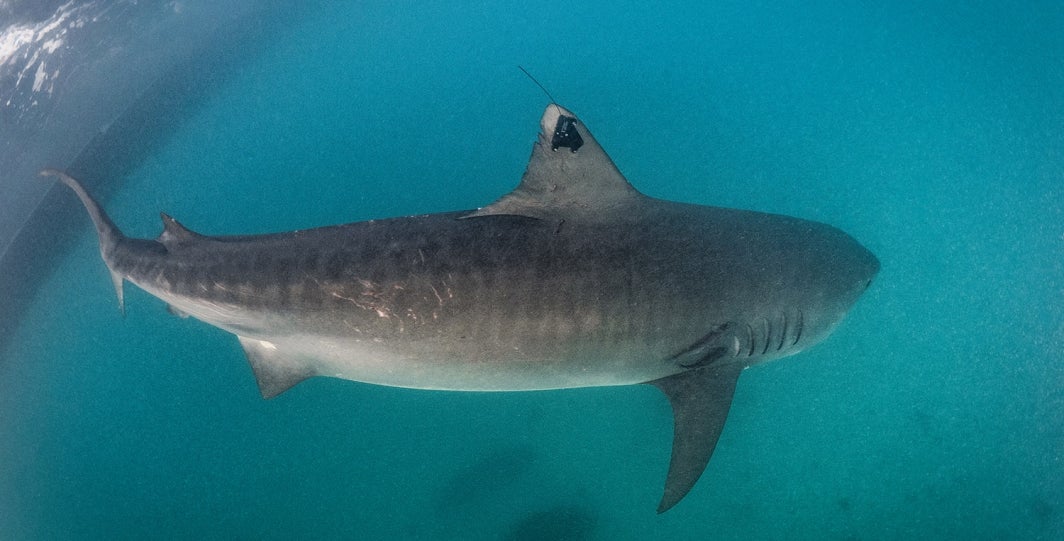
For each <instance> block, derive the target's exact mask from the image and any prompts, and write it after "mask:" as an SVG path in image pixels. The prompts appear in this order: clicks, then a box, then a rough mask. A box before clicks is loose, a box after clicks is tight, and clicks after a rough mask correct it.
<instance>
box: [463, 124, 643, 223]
mask: <svg viewBox="0 0 1064 541" xmlns="http://www.w3.org/2000/svg"><path fill="white" fill-rule="evenodd" d="M644 197H645V196H643V194H641V193H639V192H638V191H637V190H636V189H635V188H633V187H632V185H631V184H629V183H628V181H627V180H626V179H625V178H624V175H622V174H621V172H620V171H619V170H618V169H617V166H616V165H614V164H613V160H611V159H610V157H609V156H608V155H607V154H606V151H604V150H603V149H602V147H601V146H599V144H598V141H596V140H595V138H594V137H593V136H592V135H591V132H589V131H588V130H587V128H586V127H584V125H583V124H582V123H581V122H580V121H579V120H577V118H576V117H575V116H574V115H573V114H572V113H571V112H569V110H567V109H565V108H564V107H561V106H559V105H557V104H553V103H552V104H550V105H548V106H547V110H546V111H544V113H543V118H542V119H541V120H540V132H539V138H538V140H537V141H536V143H535V145H534V146H533V147H532V157H531V158H530V159H529V160H528V168H527V169H526V170H525V174H524V176H523V177H521V184H520V185H519V186H517V188H516V189H514V191H512V192H510V193H508V194H506V195H505V196H503V197H502V198H501V199H499V200H498V201H496V202H494V203H492V204H491V205H488V206H486V207H484V208H481V209H479V210H477V211H475V212H473V213H472V214H470V215H469V216H468V217H476V216H490V215H496V214H511V215H521V216H531V217H533V218H556V219H561V220H595V219H597V217H604V216H614V215H615V214H616V212H619V211H622V210H623V209H625V208H627V207H629V206H630V205H632V204H634V203H636V202H638V201H640V200H642V199H644Z"/></svg>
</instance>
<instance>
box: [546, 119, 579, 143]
mask: <svg viewBox="0 0 1064 541" xmlns="http://www.w3.org/2000/svg"><path fill="white" fill-rule="evenodd" d="M582 146H584V138H583V137H580V133H579V132H577V131H576V118H574V117H571V116H565V115H560V116H559V117H558V124H556V125H555V126H554V137H551V140H550V149H551V150H558V149H559V148H560V147H568V148H569V150H570V151H572V152H576V151H577V150H578V149H579V148H580V147H582Z"/></svg>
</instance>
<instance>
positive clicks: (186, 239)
mask: <svg viewBox="0 0 1064 541" xmlns="http://www.w3.org/2000/svg"><path fill="white" fill-rule="evenodd" d="M41 175H48V176H55V177H58V179H59V180H60V181H61V182H62V183H64V184H65V185H66V186H68V187H69V188H70V189H72V190H73V191H74V192H75V193H76V194H77V196H78V198H79V199H80V200H81V202H82V203H83V204H84V206H85V208H86V210H87V211H88V214H89V215H90V216H91V218H92V221H93V223H94V224H95V227H96V232H97V234H98V236H99V243H100V253H101V255H102V257H103V260H104V262H105V263H106V265H107V268H108V269H109V270H110V274H111V279H112V281H113V283H114V288H115V291H116V293H117V295H118V302H119V307H120V308H122V309H123V310H124V306H123V300H122V286H123V282H124V281H129V282H132V283H133V284H136V285H137V286H138V287H140V288H141V289H143V290H145V291H147V292H148V293H150V294H151V295H154V296H155V297H158V298H159V299H162V300H163V301H164V302H166V303H167V304H168V305H169V307H170V309H171V310H172V311H173V312H175V313H177V314H179V315H186V316H191V317H193V318H196V319H199V320H201V321H203V322H205V323H208V324H210V325H213V326H215V327H219V328H221V329H224V330H225V331H228V332H230V333H232V334H234V335H236V336H237V339H238V340H239V341H240V344H241V345H242V346H243V349H244V351H245V353H246V354H247V358H248V361H249V362H250V365H251V368H252V370H253V372H254V374H255V378H256V379H257V381H258V386H259V389H260V391H261V393H262V396H263V397H264V398H271V397H274V396H277V395H278V394H280V393H282V392H284V391H285V390H287V389H289V388H291V387H292V386H293V385H296V384H297V383H299V382H301V381H303V380H305V379H307V378H310V377H313V376H329V377H335V378H343V379H348V380H354V381H361V382H368V383H373V384H380V385H391V386H398V387H409V388H418V389H439V390H457V391H524V390H536V389H565V388H575V387H590V386H606V385H632V384H642V383H648V384H651V385H654V386H656V387H658V388H659V389H661V390H662V391H663V392H664V393H665V395H666V396H667V397H668V400H669V402H670V403H671V405H672V409H673V420H674V429H673V434H674V435H673V442H672V457H671V462H670V465H669V469H668V474H667V476H666V481H665V491H664V495H663V497H662V499H661V502H660V504H659V506H658V512H659V513H661V512H664V511H666V510H668V509H670V508H671V507H673V506H674V505H676V503H677V502H679V501H680V500H681V499H682V498H683V497H684V496H685V495H686V494H687V493H688V491H690V490H691V489H692V487H693V486H694V484H695V482H696V481H697V480H698V478H699V477H700V476H701V475H702V472H703V470H704V469H705V467H706V465H707V464H708V462H709V458H710V455H711V454H712V453H713V449H714V447H715V446H716V443H717V439H718V437H719V435H720V433H721V431H722V429H723V427H724V423H725V419H726V417H727V414H728V410H729V408H730V406H731V402H732V395H733V393H734V390H735V386H736V382H737V381H738V379H739V374H740V372H741V371H742V370H743V369H744V368H747V367H749V366H752V365H755V364H758V363H762V362H765V361H770V360H773V359H778V358H780V357H785V356H788V355H793V354H795V353H798V352H799V351H801V350H804V349H805V348H808V347H810V346H812V345H814V344H816V343H818V342H820V341H821V340H823V339H824V338H825V337H827V336H828V334H829V333H831V332H832V330H833V329H834V328H835V327H836V326H837V325H838V324H839V322H840V321H841V320H842V318H843V316H844V315H845V314H846V313H847V312H848V311H849V309H850V308H851V306H852V305H853V304H854V303H855V301H856V300H857V299H858V297H859V296H860V295H861V294H862V292H863V291H865V289H866V288H867V287H868V286H869V284H870V283H871V281H872V278H873V277H874V276H875V275H876V273H877V272H878V270H879V262H878V260H877V259H876V257H875V256H874V255H873V254H872V253H871V252H869V251H868V250H867V249H865V248H864V247H862V246H861V245H860V244H859V243H858V242H857V241H856V240H854V239H853V238H852V237H850V236H849V235H847V234H846V233H844V232H842V231H840V230H839V229H836V228H834V227H832V226H829V225H825V224H822V223H817V222H812V221H808V220H802V219H798V218H791V217H787V216H780V215H774V214H766V213H761V212H753V211H747V210H735V209H727V208H719V207H711V206H702V205H694V204H685V203H677V202H670V201H665V200H661V199H655V198H652V197H648V196H646V195H643V194H642V193H640V192H639V191H637V190H636V189H635V188H634V187H633V186H632V185H631V184H629V183H628V181H627V180H626V179H625V177H624V176H623V175H622V174H621V172H620V171H619V170H618V169H617V167H616V166H615V165H614V163H613V161H612V160H611V159H610V157H609V156H608V155H607V154H606V152H605V151H604V150H603V149H602V147H601V146H600V145H599V143H598V142H597V141H596V140H595V138H594V137H593V136H592V135H591V133H590V132H589V131H588V130H587V128H586V126H585V125H584V124H583V123H582V122H581V121H580V120H578V119H577V118H576V116H575V115H574V114H573V113H572V112H570V111H569V110H567V109H565V108H563V107H561V106H559V105H557V104H556V103H551V104H550V105H549V106H547V108H546V111H545V112H544V114H543V116H542V119H541V120H540V132H539V137H538V140H537V141H536V143H535V144H534V145H533V149H532V156H531V158H530V160H529V162H528V167H527V169H526V171H525V173H524V176H523V177H522V178H521V181H520V184H519V185H518V186H517V187H516V188H515V189H514V190H513V191H512V192H510V193H508V194H506V195H505V196H503V197H502V198H500V199H499V200H497V201H495V202H494V203H492V204H490V205H488V206H486V207H482V208H479V209H477V210H466V211H461V212H447V213H440V214H427V215H421V216H411V217H404V218H391V219H382V220H370V221H365V222H357V223H350V224H346V225H336V226H329V227H322V228H318V229H310V230H303V231H292V232H286V233H277V234H265V235H249V236H220V237H211V236H205V235H201V234H198V233H195V232H193V231H191V230H189V229H188V228H186V227H184V226H183V225H181V224H180V223H178V222H177V221H176V220H174V219H173V218H171V217H170V216H168V215H166V214H162V221H163V231H162V234H161V235H159V237H158V238H157V239H154V240H149V239H136V238H129V237H126V236H125V235H123V234H122V232H121V231H120V230H119V229H118V228H117V227H116V226H115V224H114V223H113V222H112V221H111V219H110V218H109V217H108V216H107V214H105V212H104V210H103V209H102V208H101V207H100V205H99V204H97V202H96V201H95V200H94V199H93V198H92V196H91V195H89V194H88V193H87V192H86V191H85V189H84V188H83V187H82V186H81V184H80V183H79V182H78V181H77V180H75V179H74V178H71V177H70V176H68V175H67V174H65V173H63V172H60V171H57V170H54V169H46V170H44V171H42V172H41Z"/></svg>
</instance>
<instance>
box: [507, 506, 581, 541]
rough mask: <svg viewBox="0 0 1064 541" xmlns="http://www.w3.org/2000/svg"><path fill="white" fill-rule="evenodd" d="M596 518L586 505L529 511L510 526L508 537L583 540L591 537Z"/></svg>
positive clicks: (531, 540) (520, 540)
mask: <svg viewBox="0 0 1064 541" xmlns="http://www.w3.org/2000/svg"><path fill="white" fill-rule="evenodd" d="M596 522H597V518H596V516H595V514H594V513H592V512H591V511H590V510H588V509H587V508H585V507H582V506H577V505H559V506H555V507H551V508H549V509H546V510H543V511H536V512H534V513H529V514H528V515H526V516H524V517H522V518H521V519H519V520H518V521H517V522H515V523H514V525H513V526H512V527H511V529H510V531H509V532H508V533H507V534H506V536H505V537H503V539H505V540H507V541H541V540H542V541H546V540H551V541H581V540H584V539H591V538H592V537H593V535H594V533H595V523H596Z"/></svg>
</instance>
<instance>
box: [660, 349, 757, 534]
mask: <svg viewBox="0 0 1064 541" xmlns="http://www.w3.org/2000/svg"><path fill="white" fill-rule="evenodd" d="M741 371H742V367H741V366H740V365H734V364H730V365H719V366H718V365H710V366H705V367H702V368H698V369H695V370H689V371H687V372H681V373H679V374H675V375H672V376H668V377H665V378H661V379H658V380H654V381H651V382H649V383H650V384H651V385H654V386H655V387H657V388H659V389H661V390H662V392H664V393H665V396H667V397H669V403H670V404H672V415H673V434H672V460H671V461H670V462H669V475H668V477H666V478H665V494H664V495H663V496H662V497H661V503H659V504H658V513H664V512H665V511H668V510H669V509H670V508H671V507H672V506H674V505H676V504H677V503H678V502H679V501H680V500H682V499H683V497H684V496H686V495H687V493H688V492H689V491H690V490H691V488H692V487H694V486H695V482H696V481H698V478H699V477H701V475H702V471H703V470H705V469H706V464H708V463H709V457H710V456H711V455H712V454H713V448H714V447H716V446H717V439H718V438H719V437H720V433H721V431H722V430H724V421H725V420H726V419H727V418H728V410H729V409H730V408H731V402H732V396H733V395H734V394H735V383H736V382H737V381H739V373H740V372H741Z"/></svg>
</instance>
